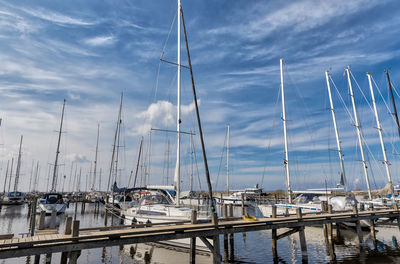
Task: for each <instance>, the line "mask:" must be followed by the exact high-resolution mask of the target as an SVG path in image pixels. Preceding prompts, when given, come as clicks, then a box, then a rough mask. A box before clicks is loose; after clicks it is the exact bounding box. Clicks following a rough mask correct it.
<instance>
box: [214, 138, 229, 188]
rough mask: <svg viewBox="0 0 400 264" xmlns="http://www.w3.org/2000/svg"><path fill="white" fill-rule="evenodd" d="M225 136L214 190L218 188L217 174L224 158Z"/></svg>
mask: <svg viewBox="0 0 400 264" xmlns="http://www.w3.org/2000/svg"><path fill="white" fill-rule="evenodd" d="M226 136H227V135H226V134H225V139H224V145H223V147H222V152H221V159H220V160H219V166H218V174H217V180H216V181H215V185H214V189H216V188H217V187H218V180H219V174H220V172H221V166H222V158H223V157H224V153H225V146H226V139H227V137H226Z"/></svg>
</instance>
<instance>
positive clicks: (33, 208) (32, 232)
mask: <svg viewBox="0 0 400 264" xmlns="http://www.w3.org/2000/svg"><path fill="white" fill-rule="evenodd" d="M36 203H37V198H36V197H35V198H34V199H33V202H32V204H33V206H31V211H32V212H31V223H30V235H31V236H34V235H35V225H36Z"/></svg>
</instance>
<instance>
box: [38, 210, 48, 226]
mask: <svg viewBox="0 0 400 264" xmlns="http://www.w3.org/2000/svg"><path fill="white" fill-rule="evenodd" d="M45 217H46V212H45V211H43V210H42V211H40V218H39V230H43V229H44V218H45Z"/></svg>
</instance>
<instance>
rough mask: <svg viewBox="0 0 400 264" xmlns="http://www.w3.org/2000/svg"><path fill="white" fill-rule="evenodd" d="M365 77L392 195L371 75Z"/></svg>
mask: <svg viewBox="0 0 400 264" xmlns="http://www.w3.org/2000/svg"><path fill="white" fill-rule="evenodd" d="M367 76H368V83H369V89H370V90H371V98H372V104H373V105H374V112H375V119H376V126H377V129H378V132H379V139H380V141H381V147H382V153H383V161H384V163H385V168H386V175H387V177H388V181H389V184H390V190H391V192H392V194H393V185H392V177H391V176H390V170H389V161H388V159H387V156H386V149H385V144H384V142H383V136H382V126H381V122H380V121H379V116H378V110H377V108H376V102H375V95H374V89H373V88H372V82H371V74H370V73H369V72H367Z"/></svg>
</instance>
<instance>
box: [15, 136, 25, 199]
mask: <svg viewBox="0 0 400 264" xmlns="http://www.w3.org/2000/svg"><path fill="white" fill-rule="evenodd" d="M22 138H23V136H22V135H21V141H20V143H19V152H18V161H17V171H16V172H15V182H14V195H17V194H16V193H17V189H18V183H19V173H20V171H21V155H22V153H21V147H22Z"/></svg>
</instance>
